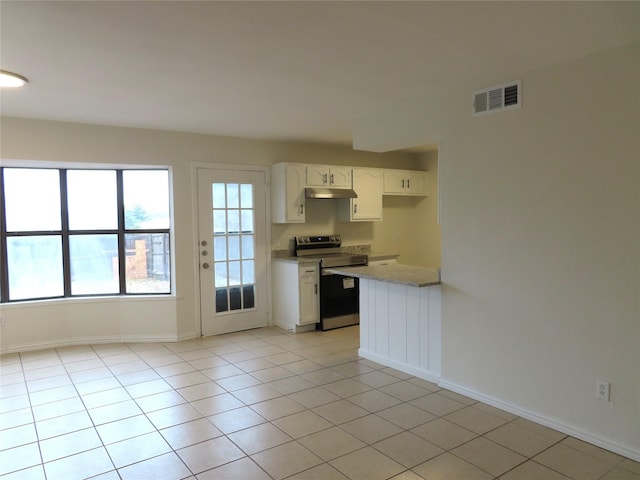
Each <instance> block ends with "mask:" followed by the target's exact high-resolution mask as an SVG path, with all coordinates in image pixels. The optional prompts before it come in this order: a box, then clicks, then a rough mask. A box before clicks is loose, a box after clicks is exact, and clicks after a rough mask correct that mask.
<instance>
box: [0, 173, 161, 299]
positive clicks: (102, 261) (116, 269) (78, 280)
mask: <svg viewBox="0 0 640 480" xmlns="http://www.w3.org/2000/svg"><path fill="white" fill-rule="evenodd" d="M0 204H1V205H2V208H0V236H1V242H0V294H1V300H2V302H11V301H19V300H34V299H43V298H56V297H73V296H87V295H124V294H167V293H170V292H171V270H170V265H171V262H170V255H171V251H170V245H169V232H170V227H171V225H170V218H169V172H168V171H167V170H119V169H101V170H88V169H54V168H13V167H4V168H2V169H0Z"/></svg>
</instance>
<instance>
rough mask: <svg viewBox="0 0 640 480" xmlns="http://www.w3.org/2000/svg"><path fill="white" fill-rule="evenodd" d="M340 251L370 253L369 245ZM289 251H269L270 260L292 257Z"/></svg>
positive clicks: (346, 247) (344, 247) (343, 247)
mask: <svg viewBox="0 0 640 480" xmlns="http://www.w3.org/2000/svg"><path fill="white" fill-rule="evenodd" d="M340 250H341V251H343V252H347V253H368V252H370V251H371V245H369V244H366V245H346V246H342V247H340ZM294 253H295V252H294V251H293V250H291V249H282V248H281V249H275V250H271V258H285V257H291V256H293V255H294Z"/></svg>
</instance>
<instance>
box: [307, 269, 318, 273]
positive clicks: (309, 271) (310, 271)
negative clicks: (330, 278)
mask: <svg viewBox="0 0 640 480" xmlns="http://www.w3.org/2000/svg"><path fill="white" fill-rule="evenodd" d="M315 272H316V271H315V270H313V269H312V270H305V271H304V273H315Z"/></svg>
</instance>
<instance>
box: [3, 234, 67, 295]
mask: <svg viewBox="0 0 640 480" xmlns="http://www.w3.org/2000/svg"><path fill="white" fill-rule="evenodd" d="M7 267H8V270H9V299H10V300H25V299H28V298H46V297H60V296H62V295H64V281H63V277H62V238H61V237H60V235H51V236H33V237H9V238H7Z"/></svg>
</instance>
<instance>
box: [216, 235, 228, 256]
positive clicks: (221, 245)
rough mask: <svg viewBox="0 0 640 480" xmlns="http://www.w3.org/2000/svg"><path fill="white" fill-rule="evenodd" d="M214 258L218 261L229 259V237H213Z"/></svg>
mask: <svg viewBox="0 0 640 480" xmlns="http://www.w3.org/2000/svg"><path fill="white" fill-rule="evenodd" d="M213 259H214V260H216V261H218V260H226V259H227V237H223V236H217V237H213Z"/></svg>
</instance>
